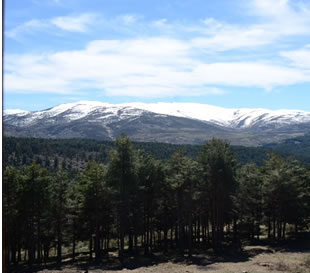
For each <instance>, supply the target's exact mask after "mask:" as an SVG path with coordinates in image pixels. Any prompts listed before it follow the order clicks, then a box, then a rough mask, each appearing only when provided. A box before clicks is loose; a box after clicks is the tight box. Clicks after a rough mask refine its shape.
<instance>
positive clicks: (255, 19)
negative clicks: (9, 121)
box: [3, 0, 310, 112]
mask: <svg viewBox="0 0 310 273" xmlns="http://www.w3.org/2000/svg"><path fill="white" fill-rule="evenodd" d="M3 32H4V33H3V37H4V49H3V50H4V52H3V56H4V58H3V108H4V109H23V110H31V111H36V110H42V109H46V108H49V107H53V106H56V105H59V104H62V103H71V102H77V101H81V100H92V101H102V102H108V103H125V102H146V103H154V102H197V103H205V104H211V105H216V106H222V107H228V108H267V109H299V110H305V111H309V112H310V1H309V0H234V1H231V0H217V1H214V0H143V1H142V0H89V1H86V0H23V1H20V0H6V1H5V2H4V29H3Z"/></svg>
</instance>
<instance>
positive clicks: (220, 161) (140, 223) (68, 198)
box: [3, 135, 310, 270]
mask: <svg viewBox="0 0 310 273" xmlns="http://www.w3.org/2000/svg"><path fill="white" fill-rule="evenodd" d="M84 144H85V146H84ZM24 145H26V146H24ZM27 145H28V146H27ZM4 146H5V154H4V159H5V160H6V162H5V167H4V171H3V223H4V226H3V233H4V243H3V252H4V262H5V263H6V265H7V266H8V265H14V264H17V263H21V262H22V260H23V257H24V259H25V261H27V263H28V265H29V270H31V269H32V268H33V266H34V265H36V264H42V263H45V262H48V261H49V260H50V256H51V255H50V250H51V249H52V248H55V250H56V254H55V255H56V258H55V261H56V262H57V263H58V265H61V263H62V260H63V258H64V255H63V254H64V253H63V249H64V247H66V248H67V249H70V252H71V254H70V258H72V261H73V262H74V261H75V260H76V258H77V252H78V251H80V250H79V249H78V248H77V245H78V243H81V244H83V243H84V244H86V243H88V245H89V252H88V254H89V258H90V259H92V258H93V257H94V258H95V261H96V262H97V263H101V262H102V261H104V260H105V259H106V258H108V253H109V251H111V241H113V243H114V247H117V248H118V251H119V259H120V262H121V264H122V265H123V264H124V263H125V261H126V259H128V257H131V256H134V255H140V254H142V252H143V253H144V255H152V254H154V252H163V253H168V252H169V251H177V253H178V254H181V255H182V256H187V257H190V256H191V255H192V253H193V250H196V251H198V250H199V249H201V248H208V247H210V246H212V247H213V249H214V251H216V252H217V253H219V252H220V251H221V250H223V249H224V246H226V245H228V244H234V245H236V246H238V245H239V244H240V242H241V241H242V240H244V239H246V240H248V239H249V240H254V239H257V240H258V239H260V237H261V235H262V232H263V229H266V230H267V233H268V235H269V238H270V239H271V240H284V239H285V238H286V237H287V236H288V230H289V229H290V230H292V229H294V231H295V236H297V235H298V233H299V232H300V231H304V230H306V229H307V228H308V227H309V224H310V209H309V208H310V172H309V169H307V168H306V167H305V166H303V165H302V164H301V163H300V162H298V161H296V160H294V159H291V158H288V159H287V158H284V157H281V156H279V155H276V154H268V155H266V156H265V152H267V150H264V152H263V153H260V156H262V158H263V157H265V159H266V160H265V161H263V163H261V164H255V163H253V162H256V160H253V162H252V163H249V164H240V162H238V161H237V160H236V158H238V157H236V156H235V154H234V152H233V149H232V147H231V146H230V145H229V144H228V143H226V142H224V141H222V140H217V139H213V140H211V141H209V142H207V143H205V144H204V145H203V146H177V145H164V144H156V143H148V144H147V143H143V144H141V143H140V144H133V143H131V141H130V139H129V138H128V137H127V136H125V135H121V136H120V137H119V138H117V140H116V141H115V143H113V144H112V143H110V142H97V141H86V140H57V141H56V140H40V139H15V138H5V142H4ZM62 149H63V150H62ZM177 149H179V150H177ZM237 149H239V151H242V153H241V155H242V154H243V153H244V154H243V155H242V156H241V157H242V158H246V157H247V156H246V155H245V154H246V151H245V150H243V148H240V147H238V148H237ZM252 152H253V154H251V153H250V155H251V156H249V157H252V155H253V158H254V157H255V154H256V152H255V150H252ZM7 153H9V156H8V155H7ZM27 153H29V155H31V157H28V154H27ZM156 153H157V156H159V158H160V157H161V156H163V155H164V157H167V158H164V159H162V160H158V158H156V156H155V155H156ZM197 154H198V156H197V157H195V155H197ZM239 156H240V153H239ZM31 158H32V159H33V160H34V161H37V162H40V164H41V165H38V164H35V163H34V162H33V160H31ZM87 158H92V159H93V160H94V159H95V160H94V161H88V162H87V161H86V160H87ZM24 164H25V165H24ZM43 166H44V167H46V168H44V167H43ZM71 250H72V251H71Z"/></svg>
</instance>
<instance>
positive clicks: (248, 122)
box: [4, 101, 310, 128]
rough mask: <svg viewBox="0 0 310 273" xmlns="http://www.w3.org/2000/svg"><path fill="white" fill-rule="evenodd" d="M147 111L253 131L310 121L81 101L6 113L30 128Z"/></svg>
mask: <svg viewBox="0 0 310 273" xmlns="http://www.w3.org/2000/svg"><path fill="white" fill-rule="evenodd" d="M145 111H148V112H153V113H156V114H160V115H169V116H176V117H184V118H189V119H195V120H200V121H205V122H210V123H214V124H217V125H220V126H224V127H229V128H251V127H255V126H256V127H261V126H266V125H272V124H276V125H279V126H280V125H289V124H300V123H306V122H310V113H309V112H305V111H299V110H267V109H249V108H241V109H234V108H222V107H217V106H212V105H207V104H199V103H167V102H159V103H139V102H138V103H122V104H109V103H103V102H97V101H80V102H76V103H67V104H61V105H58V106H56V107H53V108H50V109H46V110H43V111H36V112H29V111H23V110H5V111H4V118H8V117H23V121H19V124H21V123H22V124H23V125H27V124H30V123H33V122H36V121H38V120H42V119H46V118H57V117H59V116H62V117H63V118H64V119H66V120H67V121H68V122H69V121H72V120H78V119H82V118H85V117H87V116H89V115H95V117H96V119H100V120H102V121H103V122H108V121H109V120H111V119H112V120H115V119H116V118H117V119H119V120H122V119H128V118H135V117H138V116H140V115H142V114H143V113H144V112H145Z"/></svg>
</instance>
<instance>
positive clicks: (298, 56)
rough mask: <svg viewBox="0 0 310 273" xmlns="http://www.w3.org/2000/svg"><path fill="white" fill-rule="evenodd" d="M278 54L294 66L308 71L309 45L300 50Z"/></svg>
mask: <svg viewBox="0 0 310 273" xmlns="http://www.w3.org/2000/svg"><path fill="white" fill-rule="evenodd" d="M280 54H281V56H283V57H285V58H287V59H289V60H290V61H291V62H292V64H293V65H294V66H296V67H300V68H305V69H310V45H309V46H306V47H304V48H302V49H297V50H291V51H282V52H281V53H280Z"/></svg>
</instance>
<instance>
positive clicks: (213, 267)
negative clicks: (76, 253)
mask: <svg viewBox="0 0 310 273" xmlns="http://www.w3.org/2000/svg"><path fill="white" fill-rule="evenodd" d="M139 262H141V260H140V261H139ZM139 262H138V261H135V262H132V263H130V261H128V262H127V268H124V269H120V268H117V267H115V268H112V267H111V265H110V266H109V267H106V266H103V265H100V266H98V265H97V266H94V265H90V264H81V265H80V266H70V265H65V266H63V267H62V269H59V270H55V269H49V270H41V271H39V272H40V273H43V272H46V273H54V272H55V273H56V272H61V273H73V272H81V273H83V272H88V273H101V272H105V273H118V272H122V273H123V272H129V271H130V272H133V273H140V272H141V273H142V272H145V273H150V272H152V273H165V272H167V273H198V272H199V273H201V272H208V273H252V272H253V273H286V272H288V273H310V250H309V249H306V250H305V249H302V250H298V249H295V250H292V249H289V250H287V249H278V248H274V247H270V246H247V247H245V248H244V249H243V252H242V254H241V255H240V253H238V254H234V253H230V254H229V255H228V256H227V255H224V256H221V257H220V258H219V257H217V258H216V257H212V256H210V255H208V254H207V253H206V254H204V255H193V258H192V259H191V260H188V259H185V260H180V259H177V258H173V259H171V260H166V261H159V260H157V261H156V262H152V263H151V264H149V265H145V264H144V265H143V261H142V262H141V264H142V266H141V264H140V265H137V263H139Z"/></svg>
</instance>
